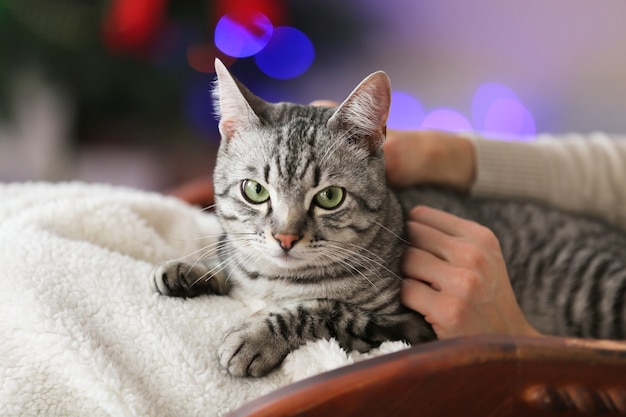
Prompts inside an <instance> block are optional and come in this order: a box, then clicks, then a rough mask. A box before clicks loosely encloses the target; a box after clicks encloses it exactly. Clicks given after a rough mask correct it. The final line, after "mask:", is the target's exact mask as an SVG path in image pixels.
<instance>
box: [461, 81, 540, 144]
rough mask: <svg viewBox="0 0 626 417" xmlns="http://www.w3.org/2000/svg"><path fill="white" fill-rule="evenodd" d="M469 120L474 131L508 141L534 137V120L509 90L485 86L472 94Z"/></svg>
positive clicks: (487, 84)
mask: <svg viewBox="0 0 626 417" xmlns="http://www.w3.org/2000/svg"><path fill="white" fill-rule="evenodd" d="M472 119H473V121H474V126H475V128H476V130H478V131H481V132H483V133H485V134H487V135H493V136H497V137H502V138H503V139H511V138H515V137H520V138H521V137H523V136H532V135H534V134H535V120H534V118H533V116H532V114H531V113H530V111H529V110H528V109H527V108H526V107H525V106H524V105H523V104H522V103H521V101H520V99H519V97H518V96H517V94H515V92H513V90H511V89H510V88H509V87H507V86H505V85H502V84H498V83H485V84H483V85H481V86H480V87H479V88H478V89H477V90H476V93H474V97H473V99H472Z"/></svg>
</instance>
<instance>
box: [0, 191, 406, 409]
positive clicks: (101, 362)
mask: <svg viewBox="0 0 626 417" xmlns="http://www.w3.org/2000/svg"><path fill="white" fill-rule="evenodd" d="M217 233H219V226H218V224H217V222H216V220H215V218H214V216H213V215H211V214H207V213H202V212H201V211H199V210H198V209H196V208H193V207H190V206H188V205H186V204H185V203H183V202H180V201H178V200H176V199H173V198H168V197H164V196H162V195H159V194H153V193H147V192H142V191H137V190H130V189H125V188H117V187H109V186H104V185H88V184H81V183H71V184H6V185H0V415H2V416H18V415H19V416H36V415H46V416H196V415H203V416H218V415H223V414H225V413H227V412H229V411H231V410H233V409H234V408H236V407H238V406H240V405H242V404H244V403H245V402H247V401H249V400H252V399H254V398H256V397H258V396H260V395H263V394H265V393H268V392H270V391H272V390H275V389H276V388H278V387H281V386H284V385H286V384H289V383H291V382H294V381H296V380H299V379H302V378H305V377H308V376H311V375H314V374H316V373H319V372H323V371H326V370H330V369H334V368H337V367H339V366H343V365H347V364H350V363H352V362H354V361H356V360H361V359H364V358H367V357H370V356H372V355H378V354H381V353H386V352H391V351H396V350H399V349H402V348H404V347H405V345H403V344H402V343H398V342H393V343H391V342H387V343H384V344H383V345H382V346H381V348H380V349H377V350H376V351H374V352H370V353H369V354H367V355H359V354H352V353H347V352H344V351H343V350H342V349H341V348H340V347H339V346H338V344H337V343H336V342H335V341H324V340H320V341H317V342H314V343H309V344H307V345H306V346H303V347H302V348H300V349H298V350H297V351H295V352H293V353H291V354H290V355H289V356H288V357H287V359H286V361H285V363H284V364H283V366H282V367H281V368H280V369H279V370H277V371H276V372H273V373H272V374H270V375H269V376H267V377H265V378H260V379H238V378H233V377H231V376H229V375H228V374H226V373H225V372H224V371H223V370H222V369H220V368H219V364H218V362H217V354H216V352H217V348H218V346H219V343H220V340H221V338H222V335H223V334H224V332H225V331H226V329H228V328H229V327H230V326H231V325H233V324H235V323H238V322H239V321H240V320H242V319H243V318H244V317H245V316H246V315H248V314H249V311H247V310H246V309H245V308H244V307H243V305H241V304H240V303H238V302H236V301H234V300H232V299H229V298H228V297H217V296H207V297H198V298H195V299H188V300H183V299H175V298H168V297H163V296H160V295H158V294H157V293H156V292H155V291H154V289H153V286H152V282H151V280H150V279H149V276H150V272H151V270H152V269H153V268H154V266H155V265H156V264H158V263H160V262H161V261H164V260H167V259H172V258H178V257H183V256H187V255H190V254H193V253H195V252H196V251H198V250H199V249H200V248H202V247H203V246H204V245H206V244H207V242H208V241H210V240H211V239H214V237H211V236H215V234H217Z"/></svg>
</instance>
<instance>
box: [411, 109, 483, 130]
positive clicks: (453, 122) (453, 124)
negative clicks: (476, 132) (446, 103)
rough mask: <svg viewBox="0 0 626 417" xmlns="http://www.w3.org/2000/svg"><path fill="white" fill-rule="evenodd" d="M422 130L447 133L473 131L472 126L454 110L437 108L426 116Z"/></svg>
mask: <svg viewBox="0 0 626 417" xmlns="http://www.w3.org/2000/svg"><path fill="white" fill-rule="evenodd" d="M422 129H433V130H445V131H448V132H468V131H471V130H473V128H472V124H471V123H470V122H469V120H467V118H466V117H465V116H463V115H462V114H461V113H459V112H458V111H456V110H453V109H448V108H438V109H434V110H432V111H431V112H430V113H428V114H427V115H426V117H425V118H424V121H423V122H422Z"/></svg>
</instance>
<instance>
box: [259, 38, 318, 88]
mask: <svg viewBox="0 0 626 417" xmlns="http://www.w3.org/2000/svg"><path fill="white" fill-rule="evenodd" d="M314 59H315V49H314V48H313V43H312V42H311V40H310V39H309V38H308V36H306V35H305V34H304V33H302V32H301V31H299V30H298V29H296V28H293V27H290V26H281V27H277V28H274V33H273V34H272V38H271V39H270V41H269V43H268V44H267V46H266V47H265V48H264V49H263V50H262V51H261V52H259V53H258V54H256V55H255V56H254V60H255V62H256V64H257V66H258V67H259V68H260V69H261V71H263V72H264V73H265V74H267V75H269V76H270V77H272V78H277V79H280V80H286V79H289V78H294V77H297V76H299V75H302V74H303V73H304V72H305V71H306V70H307V69H309V67H310V66H311V64H312V63H313V60H314Z"/></svg>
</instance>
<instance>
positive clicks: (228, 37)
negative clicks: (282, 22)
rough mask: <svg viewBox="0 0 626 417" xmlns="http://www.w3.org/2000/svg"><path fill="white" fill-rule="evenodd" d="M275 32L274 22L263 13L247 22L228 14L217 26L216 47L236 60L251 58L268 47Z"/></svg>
mask: <svg viewBox="0 0 626 417" xmlns="http://www.w3.org/2000/svg"><path fill="white" fill-rule="evenodd" d="M273 31H274V26H273V25H272V22H271V21H270V19H269V18H268V17H267V16H265V15H264V14H262V13H254V14H253V15H252V16H249V17H248V18H247V19H246V22H243V21H242V20H241V19H236V18H234V17H233V16H232V15H229V14H226V15H224V16H222V18H221V19H220V20H219V21H218V22H217V25H216V26H215V46H217V48H218V49H219V50H220V51H222V52H223V53H225V54H226V55H229V56H232V57H235V58H245V57H249V56H252V55H255V54H257V53H258V52H259V51H261V50H262V49H263V48H265V47H266V46H267V44H268V42H269V41H270V39H271V38H272V33H273Z"/></svg>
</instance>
